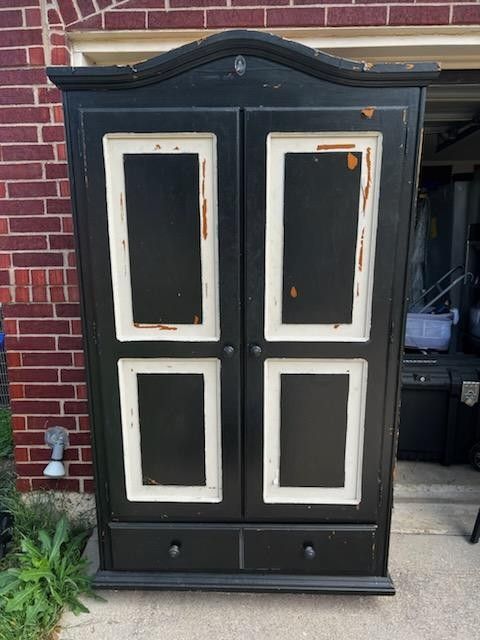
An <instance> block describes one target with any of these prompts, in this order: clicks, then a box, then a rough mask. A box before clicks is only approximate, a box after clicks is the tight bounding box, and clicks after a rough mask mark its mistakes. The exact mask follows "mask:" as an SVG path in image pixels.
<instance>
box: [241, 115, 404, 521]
mask: <svg viewBox="0 0 480 640" xmlns="http://www.w3.org/2000/svg"><path fill="white" fill-rule="evenodd" d="M372 114H373V117H372ZM405 115H406V112H405V110H404V109H402V108H393V107H392V108H380V109H376V110H375V109H372V110H371V112H370V111H369V112H367V116H365V115H362V114H361V109H359V108H354V109H349V108H341V109H328V108H325V109H323V108H319V109H308V110H307V109H290V110H283V109H276V110H270V111H269V110H268V109H262V110H257V109H247V110H246V116H245V132H246V133H245V136H246V137H245V148H246V149H247V150H248V154H246V157H247V161H246V168H245V171H246V194H247V195H246V226H247V232H246V238H247V246H246V259H247V269H246V273H247V279H246V307H247V308H246V342H247V345H248V349H247V354H248V355H247V358H246V363H247V364H246V380H247V387H246V399H247V400H246V402H247V404H246V422H247V445H246V456H247V463H246V468H247V469H248V474H247V476H248V477H247V493H246V512H247V518H249V519H250V520H271V521H275V520H278V521H284V520H290V521H295V520H296V521H308V520H315V521H318V522H322V521H332V522H335V521H336V522H348V521H360V522H362V521H363V522H368V521H371V522H375V521H376V519H377V510H378V505H379V499H380V494H381V488H380V486H379V484H380V483H379V480H380V477H381V471H382V469H381V447H382V441H383V435H384V432H385V430H386V429H391V428H392V427H393V423H391V424H387V422H386V420H387V419H391V418H386V416H391V415H392V412H394V407H393V404H394V401H393V400H392V398H393V397H394V395H395V394H394V393H393V394H392V393H391V392H392V389H394V387H395V384H396V380H395V377H394V376H389V375H387V374H388V369H387V364H388V359H389V350H390V348H391V344H390V329H391V321H392V286H393V280H394V271H395V267H394V265H395V248H396V243H397V240H398V222H399V218H400V212H401V211H402V194H403V193H407V192H408V189H409V186H408V185H405V189H404V188H403V186H402V171H403V165H404V157H405V150H404V144H405V131H406V127H405V121H406V117H405ZM248 158H255V163H252V162H251V161H250V160H248ZM404 205H405V202H404ZM404 205H403V210H404V211H405V206H404ZM408 207H409V203H408V204H407V207H406V210H407V211H408ZM407 227H408V225H406V226H405V225H404V227H403V229H404V231H403V232H404V233H405V229H406V228H407ZM404 240H405V238H404ZM394 313H397V315H400V310H399V309H396V310H394ZM397 346H398V345H397ZM385 464H388V462H386V461H385Z"/></svg>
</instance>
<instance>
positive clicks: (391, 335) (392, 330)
mask: <svg viewBox="0 0 480 640" xmlns="http://www.w3.org/2000/svg"><path fill="white" fill-rule="evenodd" d="M394 332H395V321H394V320H392V321H391V323H390V333H389V336H388V339H389V341H390V344H393V334H394Z"/></svg>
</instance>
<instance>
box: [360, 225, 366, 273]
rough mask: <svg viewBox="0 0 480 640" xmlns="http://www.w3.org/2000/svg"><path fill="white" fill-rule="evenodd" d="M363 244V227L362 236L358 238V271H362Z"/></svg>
mask: <svg viewBox="0 0 480 640" xmlns="http://www.w3.org/2000/svg"><path fill="white" fill-rule="evenodd" d="M364 242H365V227H364V228H363V229H362V235H361V236H360V250H359V252H358V270H359V271H361V270H362V269H363V245H364Z"/></svg>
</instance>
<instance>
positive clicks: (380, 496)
mask: <svg viewBox="0 0 480 640" xmlns="http://www.w3.org/2000/svg"><path fill="white" fill-rule="evenodd" d="M382 504H383V482H382V481H381V480H379V481H378V506H379V507H381V506H382Z"/></svg>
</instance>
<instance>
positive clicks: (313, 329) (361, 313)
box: [265, 132, 382, 342]
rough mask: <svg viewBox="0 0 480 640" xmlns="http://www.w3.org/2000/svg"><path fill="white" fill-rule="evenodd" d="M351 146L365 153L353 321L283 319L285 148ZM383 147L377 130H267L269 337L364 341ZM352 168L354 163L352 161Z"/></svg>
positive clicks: (367, 331) (338, 148) (334, 149)
mask: <svg viewBox="0 0 480 640" xmlns="http://www.w3.org/2000/svg"><path fill="white" fill-rule="evenodd" d="M348 151H351V152H352V153H360V154H361V166H360V171H361V176H360V190H359V193H358V226H357V239H356V247H355V270H354V282H353V291H352V300H353V306H352V321H351V323H342V322H337V323H332V324H284V323H283V322H282V294H283V251H284V187H285V154H287V153H289V154H290V153H339V152H342V153H346V152H348ZM381 153H382V136H381V133H378V132H365V133H363V132H355V133H352V132H335V133H270V134H269V135H268V138H267V185H266V194H267V198H266V233H265V337H266V339H267V340H270V341H299V342H302V341H303V342H355V341H356V342H361V341H366V340H368V339H369V337H370V326H371V308H372V292H373V277H374V267H375V242H376V234H377V222H378V220H377V218H378V193H379V185H380V167H381ZM353 162H354V163H355V167H354V168H357V167H356V162H357V161H356V159H355V158H353ZM349 168H353V167H350V166H349ZM339 206H341V202H340V204H339ZM331 214H332V215H334V214H335V212H334V211H333V212H331ZM319 215H322V210H321V203H319ZM323 215H324V213H323ZM339 259H341V258H340V257H339ZM295 295H296V291H295Z"/></svg>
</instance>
